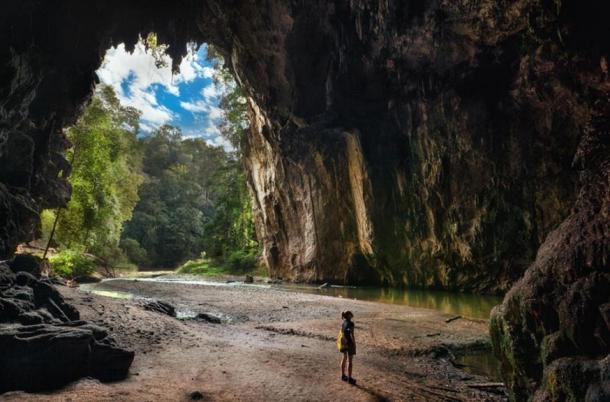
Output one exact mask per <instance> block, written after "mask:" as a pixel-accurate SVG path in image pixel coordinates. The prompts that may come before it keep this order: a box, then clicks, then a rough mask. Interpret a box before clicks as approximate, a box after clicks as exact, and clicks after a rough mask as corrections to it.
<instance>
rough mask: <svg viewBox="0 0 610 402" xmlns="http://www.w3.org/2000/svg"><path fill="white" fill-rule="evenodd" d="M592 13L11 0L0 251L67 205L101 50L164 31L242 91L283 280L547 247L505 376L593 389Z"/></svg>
mask: <svg viewBox="0 0 610 402" xmlns="http://www.w3.org/2000/svg"><path fill="white" fill-rule="evenodd" d="M170 3H171V4H170ZM598 3H601V2H598ZM604 16H605V13H604V10H603V6H602V5H599V4H597V3H596V2H584V3H583V2H577V1H576V0H566V1H554V0H550V1H542V0H514V1H491V0H477V1H475V0H455V1H435V0H409V1H407V0H405V1H398V0H387V1H365V0H352V1H349V2H344V1H316V0H314V1H307V2H302V1H290V0H264V1H263V0H261V1H260V2H251V1H242V0H226V1H219V0H207V1H204V0H183V1H177V2H164V1H160V0H156V1H155V0H153V1H143V0H142V1H140V0H132V1H118V0H114V1H106V2H94V3H91V2H78V1H75V0H66V1H63V2H39V1H38V2H37V1H33V0H30V1H12V2H9V4H7V5H4V6H3V13H2V14H1V15H0V39H1V40H2V43H4V44H5V46H4V47H2V48H0V63H1V64H0V77H2V79H1V82H0V116H2V117H1V118H2V123H1V124H0V165H1V166H2V170H1V171H0V258H1V257H2V256H9V255H10V254H11V253H12V252H13V250H14V247H15V244H17V243H18V242H20V241H22V240H25V239H27V238H28V237H29V236H31V234H32V232H33V231H34V230H35V227H36V222H37V219H38V216H37V215H38V212H39V210H40V209H41V208H43V207H50V206H56V205H60V204H62V203H63V202H65V200H66V199H67V197H68V195H69V189H68V186H67V184H66V181H65V176H66V175H67V174H68V173H69V166H68V164H67V163H66V161H65V160H64V158H63V157H62V151H63V149H64V148H65V147H66V146H67V144H66V143H65V140H64V139H63V135H62V132H61V129H62V127H65V126H66V125H69V124H70V123H71V122H73V121H74V119H75V118H76V117H77V116H78V113H79V111H80V108H81V106H82V104H83V103H84V102H85V101H86V100H87V99H88V97H89V96H90V93H91V90H92V86H93V85H94V82H95V76H94V71H95V69H96V68H97V67H98V66H99V64H100V62H101V59H102V57H103V54H104V51H105V50H106V49H107V48H108V47H109V46H110V45H111V44H117V43H120V42H125V43H126V45H127V47H128V48H129V47H131V46H133V44H134V43H135V42H136V41H137V38H138V34H139V33H144V34H145V33H147V32H149V31H155V32H157V33H158V37H159V39H160V41H162V42H165V43H168V44H170V45H171V47H170V52H171V53H172V56H173V57H174V59H175V60H174V61H176V60H179V58H180V55H181V54H182V53H184V51H185V43H186V42H187V41H189V40H194V41H197V42H204V41H205V42H209V43H213V44H214V45H216V46H217V47H218V48H219V49H220V51H221V52H222V53H223V54H224V55H225V56H226V59H227V60H228V61H229V63H230V66H231V68H232V69H233V71H234V73H235V75H236V77H237V79H238V81H239V82H240V83H241V84H242V85H243V86H244V88H245V90H246V92H247V93H248V94H249V96H250V99H249V103H250V105H251V112H252V116H251V117H252V129H251V132H250V135H249V136H248V137H247V139H246V167H247V170H248V176H249V183H250V186H251V188H252V192H253V195H254V200H255V202H254V204H255V209H256V211H255V212H256V214H255V215H256V219H257V225H256V226H257V232H258V235H259V238H260V240H261V241H262V243H263V245H264V249H265V251H264V256H265V259H266V261H267V263H268V265H269V268H270V272H271V274H272V275H273V276H275V277H281V278H284V279H294V280H307V281H321V282H325V281H329V282H336V281H341V282H353V283H355V282H366V283H372V282H383V283H388V284H395V285H407V286H421V287H434V288H447V289H459V290H473V291H484V292H499V291H504V290H506V289H508V288H509V287H510V285H511V284H513V283H514V282H515V281H516V280H517V279H518V278H520V277H521V276H522V274H523V272H524V270H525V269H526V267H527V266H528V265H529V264H530V263H532V262H533V261H534V259H535V256H536V252H537V250H538V248H539V247H540V246H541V245H542V246H541V248H540V251H539V252H538V257H537V258H536V261H535V262H534V264H533V265H532V267H531V268H530V269H529V271H528V273H527V274H526V275H525V277H524V278H523V279H522V280H521V281H520V282H519V283H518V285H517V286H516V287H515V289H513V290H512V291H511V292H510V294H509V295H508V296H507V299H506V301H505V303H504V305H503V306H502V308H500V309H499V310H498V311H497V312H496V315H495V318H494V321H493V323H494V325H493V334H494V342H495V345H496V350H497V352H498V353H499V354H500V355H502V358H503V361H504V366H505V373H506V376H507V382H508V384H509V385H510V387H511V390H512V392H513V396H514V398H515V399H517V400H522V399H524V398H526V397H527V396H528V395H533V394H534V393H536V392H537V394H536V395H537V397H539V398H540V399H542V400H544V398H547V399H549V398H550V399H552V398H553V397H552V395H559V394H557V392H565V393H567V394H569V393H571V394H569V395H577V396H579V395H583V394H582V392H585V391H582V390H583V389H587V390H586V392H589V395H591V398H592V399H595V397H596V395H602V392H605V391H603V389H604V387H605V386H607V384H604V382H603V381H604V380H603V378H602V377H601V376H602V375H606V374H603V373H607V371H604V370H602V368H601V367H602V363H603V361H602V360H600V359H601V358H602V357H603V356H606V355H607V354H608V349H609V348H608V343H607V342H608V341H607V339H608V338H607V325H608V321H607V317H606V315H607V314H606V310H607V309H606V308H605V306H606V303H608V302H609V300H608V296H607V295H608V294H609V293H610V292H609V289H610V288H609V285H608V282H607V279H606V275H607V274H608V265H607V264H608V263H607V250H608V242H609V236H608V232H607V231H608V224H609V214H608V212H609V211H608V203H607V200H608V163H609V161H608V159H609V158H610V156H609V155H610V154H609V153H608V152H607V151H608V149H607V147H608V141H609V140H608V138H609V134H608V123H607V119H608V109H607V104H608V91H609V88H608V55H609V45H610V42H608V40H607V38H608V37H609V36H608V34H609V32H608V30H609V28H608V27H609V25H608V24H607V22H606V21H605V20H604ZM549 233H550V235H549ZM547 235H548V237H547ZM545 238H546V241H545ZM562 296H563V297H562ZM560 301H561V302H560ZM589 330H592V331H593V335H591V332H587V331H589ZM591 336H593V339H591ZM560 352H561V353H560ZM576 356H579V357H576ZM526 357H527V358H526ZM529 357H532V359H529V360H528V358H529ZM598 372H599V373H600V374H599V376H597V377H596V376H595V375H588V373H598ZM577 373H585V374H586V375H582V376H580V377H579V375H577ZM581 377H582V378H581ZM561 378H563V379H566V378H567V379H569V378H571V379H573V380H575V381H576V380H577V382H578V384H579V386H580V388H579V389H578V390H575V389H574V387H571V388H570V387H567V388H565V390H563V391H562V390H560V389H559V388H557V386H556V380H557V379H561ZM554 381H555V382H554ZM562 383H564V382H562ZM589 384H592V385H590V388H587V387H589ZM595 384H598V385H595ZM562 389H563V388H562ZM589 389H590V390H589ZM553 392H555V393H553ZM567 394H566V395H567Z"/></svg>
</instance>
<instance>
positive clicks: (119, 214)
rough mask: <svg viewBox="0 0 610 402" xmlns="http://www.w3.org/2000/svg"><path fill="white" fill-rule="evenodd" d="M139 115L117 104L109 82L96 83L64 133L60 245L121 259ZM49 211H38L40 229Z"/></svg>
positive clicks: (135, 175)
mask: <svg viewBox="0 0 610 402" xmlns="http://www.w3.org/2000/svg"><path fill="white" fill-rule="evenodd" d="M139 118H140V112H138V111H137V110H136V109H134V108H130V107H123V106H121V104H120V102H119V100H118V98H117V97H116V95H115V93H114V91H113V89H112V88H111V87H109V86H101V87H100V88H98V90H97V91H96V93H95V96H94V98H93V99H92V101H91V103H90V104H89V106H88V107H87V108H86V110H85V113H84V114H83V116H82V117H81V118H80V119H79V120H78V122H77V123H76V125H75V126H73V127H71V128H70V129H68V130H67V133H66V134H67V137H68V139H69V140H70V142H71V143H72V147H71V148H70V149H69V151H68V152H67V157H68V160H70V161H71V164H72V172H71V174H70V176H69V181H70V184H71V185H72V197H71V199H70V202H69V203H68V206H67V208H66V209H63V210H59V212H58V213H59V220H58V225H57V230H56V237H55V240H56V241H57V243H58V244H59V245H60V246H61V247H62V248H64V249H82V250H83V251H84V252H86V253H91V254H94V255H96V256H97V257H99V258H100V260H101V261H103V262H104V264H106V265H107V266H111V265H113V264H116V263H118V262H120V261H123V260H124V258H123V256H122V252H121V250H120V249H119V248H118V242H119V239H120V236H121V232H122V229H123V223H124V222H125V221H126V220H128V219H129V218H131V214H132V211H133V208H134V207H135V205H136V203H137V201H138V188H139V187H140V184H141V183H142V181H143V177H142V174H141V164H142V157H141V151H140V147H139V143H138V140H137V133H138V130H139ZM50 216H51V215H50V213H47V212H45V213H43V232H45V231H48V230H50V224H52V223H50V222H51V220H52V219H51V217H50ZM47 233H48V232H47Z"/></svg>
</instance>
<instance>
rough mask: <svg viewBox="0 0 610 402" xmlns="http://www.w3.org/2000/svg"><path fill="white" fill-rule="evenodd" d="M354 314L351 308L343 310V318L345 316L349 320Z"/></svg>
mask: <svg viewBox="0 0 610 402" xmlns="http://www.w3.org/2000/svg"><path fill="white" fill-rule="evenodd" d="M353 316H354V314H352V312H351V311H349V310H347V311H343V312H341V318H343V319H344V320H349V319H350V318H352V317H353Z"/></svg>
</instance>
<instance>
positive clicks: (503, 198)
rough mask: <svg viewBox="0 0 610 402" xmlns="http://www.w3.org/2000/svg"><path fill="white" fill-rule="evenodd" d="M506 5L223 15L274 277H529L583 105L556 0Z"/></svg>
mask: <svg viewBox="0 0 610 402" xmlns="http://www.w3.org/2000/svg"><path fill="white" fill-rule="evenodd" d="M496 3H497V2H482V3H481V2H477V3H476V4H474V3H473V4H471V2H453V3H451V4H449V3H447V2H446V3H439V2H425V1H424V2H398V1H397V2H392V1H390V2H382V3H369V2H351V3H350V4H349V5H347V4H341V3H336V4H335V3H332V2H331V3H324V4H322V3H320V4H318V5H312V4H308V6H307V7H297V6H294V7H287V6H279V5H278V6H274V7H273V10H275V12H274V13H271V15H269V14H267V13H266V12H265V11H264V10H263V9H260V10H259V9H257V10H250V11H249V12H247V13H244V14H243V15H247V16H248V17H247V18H245V17H244V18H243V19H239V17H237V16H234V15H233V14H231V13H230V12H229V11H227V18H228V19H231V18H238V21H239V22H238V24H237V25H238V26H240V27H241V29H242V30H243V31H247V32H249V35H243V36H240V38H239V39H240V40H239V42H238V43H239V45H238V46H234V47H233V51H232V61H233V63H234V65H235V67H236V70H237V72H238V78H239V79H240V80H241V82H242V83H243V84H244V85H245V86H246V87H247V88H249V89H250V90H251V93H252V95H253V99H254V101H255V103H256V105H257V107H255V108H254V112H255V115H256V118H255V120H256V122H257V123H256V124H255V125H254V127H253V130H252V134H251V135H250V136H249V137H248V144H249V147H248V152H247V165H248V170H249V172H250V177H251V180H250V182H251V185H252V188H253V190H254V191H253V193H254V194H255V198H256V202H255V205H256V206H257V216H258V222H259V223H258V225H257V228H258V233H259V237H260V239H261V240H262V241H263V243H264V246H265V258H266V260H267V262H268V265H269V267H270V271H271V273H272V275H274V276H278V277H283V278H288V279H298V280H303V279H305V280H316V281H337V282H368V283H370V282H371V281H381V282H384V283H388V284H393V285H409V286H418V287H434V288H447V289H461V290H469V291H484V292H495V291H504V290H507V289H508V288H509V286H510V285H511V284H512V283H513V282H514V281H515V280H516V279H517V278H519V277H520V276H521V274H522V273H523V271H524V270H525V268H526V267H527V266H528V265H529V264H530V263H531V262H532V261H533V260H534V257H535V253H536V250H537V249H538V247H539V245H540V244H541V242H542V241H543V240H544V238H545V236H546V235H547V233H549V231H550V230H551V229H553V228H555V227H556V226H557V225H558V224H559V223H560V222H561V221H562V220H563V219H564V218H565V217H566V216H567V215H568V213H569V208H570V206H571V205H572V204H573V202H574V199H575V194H576V190H577V187H576V177H577V172H576V169H575V168H574V167H573V166H572V159H573V157H574V154H575V151H576V148H577V145H578V143H579V141H580V139H581V137H582V132H583V128H584V127H585V125H586V122H587V121H588V114H589V110H588V106H587V103H586V102H584V103H583V100H582V99H581V97H580V96H579V93H578V92H576V93H575V91H574V88H572V87H571V85H572V83H571V82H570V80H571V79H572V78H569V75H566V76H564V74H565V73H564V72H566V71H569V69H570V67H568V64H569V63H571V62H573V60H572V59H571V57H575V56H568V55H567V51H568V50H567V49H566V46H567V41H570V40H573V38H571V37H570V32H569V30H568V28H558V26H560V25H561V23H560V21H561V19H562V16H558V15H557V9H555V6H553V7H551V8H549V9H547V8H545V7H544V6H542V5H540V4H537V3H535V2H525V1H521V2H511V4H510V5H508V4H506V5H498V4H496ZM562 12H563V11H562ZM259 21H261V22H259ZM262 21H264V25H265V30H263V31H262V32H259V31H258V30H256V28H253V29H252V30H248V29H247V27H249V26H252V27H256V26H259V25H261V24H262ZM551 27H553V28H551ZM557 29H559V33H558V31H557ZM253 31H254V32H255V33H252V32H253ZM551 31H552V32H551ZM562 34H563V35H566V37H565V38H563V40H564V41H566V44H564V45H562V44H561V43H559V37H558V35H562ZM588 68H590V69H591V70H592V71H594V70H595V71H598V72H600V67H599V58H591V59H590V65H589V67H588ZM600 73H601V72H600Z"/></svg>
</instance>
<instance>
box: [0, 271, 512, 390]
mask: <svg viewBox="0 0 610 402" xmlns="http://www.w3.org/2000/svg"><path fill="white" fill-rule="evenodd" d="M104 288H105V289H109V290H115V291H122V292H130V293H136V294H138V295H141V296H145V297H150V298H154V299H157V300H162V301H165V302H168V303H171V304H172V305H174V306H176V307H177V309H178V310H179V312H181V313H184V312H187V313H208V314H212V315H215V316H218V317H220V318H221V319H222V323H220V324H213V323H208V322H205V321H201V320H179V319H176V318H173V317H169V316H167V315H163V314H160V313H156V312H152V311H147V310H145V309H144V308H142V306H141V302H140V301H138V300H127V299H125V300H121V299H114V298H109V297H104V296H100V295H95V294H88V293H84V292H82V291H79V290H77V289H71V288H67V287H60V288H59V289H60V291H61V292H62V293H63V294H64V295H65V296H66V298H67V299H68V300H69V301H70V302H71V303H73V304H74V305H75V306H76V307H77V308H78V309H79V310H80V312H81V316H82V318H83V319H86V320H90V321H93V322H97V323H99V324H102V325H105V326H106V327H109V328H110V329H111V330H112V332H113V335H114V337H115V338H116V339H117V341H119V343H121V344H122V345H124V346H127V347H129V348H131V349H133V350H135V352H136V357H135V360H134V363H133V366H132V368H131V371H130V376H129V377H128V378H127V379H126V380H124V381H121V382H116V383H105V384H104V383H100V382H98V381H96V380H92V379H82V380H80V381H77V382H75V383H73V384H71V385H69V386H67V387H65V388H63V389H61V390H58V391H54V392H50V393H44V394H27V393H21V392H14V393H9V394H4V395H3V396H0V400H7V401H187V400H191V396H190V395H191V393H193V392H195V391H198V392H200V393H201V394H202V395H203V400H213V401H217V400H218V401H285V400H286V401H287V400H290V401H338V400H352V401H383V400H391V401H503V400H506V399H505V398H504V397H503V396H502V395H498V394H497V393H493V392H487V391H482V390H478V389H474V388H471V387H469V385H472V384H480V383H484V382H488V381H490V380H489V379H488V378H485V377H482V376H477V375H473V374H469V373H467V372H465V371H463V370H461V369H459V368H456V367H454V365H453V364H452V363H451V362H450V360H451V355H452V352H453V353H455V352H456V351H459V350H468V349H473V348H480V347H482V346H484V345H487V344H488V341H489V339H488V335H487V323H486V322H484V321H476V320H467V319H458V320H455V321H452V322H450V323H446V322H445V320H446V319H447V318H448V317H450V316H449V315H447V314H443V313H440V312H437V311H434V310H427V309H417V308H412V307H407V306H399V305H388V304H381V303H373V302H366V301H358V300H347V299H341V298H334V297H328V296H321V295H315V294H302V293H294V292H286V291H281V290H277V289H266V288H257V287H247V286H235V287H227V286H197V285H193V284H176V283H155V282H146V281H113V282H108V283H105V284H104ZM348 309H349V310H351V311H353V312H354V314H355V319H354V321H355V323H356V340H357V344H358V354H357V355H356V356H355V357H354V366H355V370H354V377H355V378H357V380H358V385H357V386H351V385H348V384H346V383H344V382H342V381H340V379H339V376H340V370H339V362H340V357H341V356H340V354H339V353H338V352H337V350H336V346H335V340H336V336H337V332H338V330H339V328H340V324H341V322H340V318H339V317H340V312H341V311H342V310H348Z"/></svg>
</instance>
